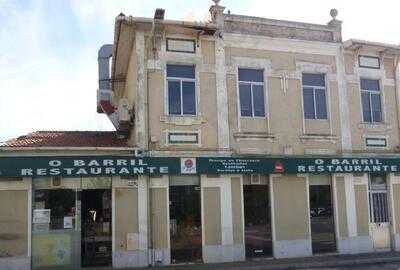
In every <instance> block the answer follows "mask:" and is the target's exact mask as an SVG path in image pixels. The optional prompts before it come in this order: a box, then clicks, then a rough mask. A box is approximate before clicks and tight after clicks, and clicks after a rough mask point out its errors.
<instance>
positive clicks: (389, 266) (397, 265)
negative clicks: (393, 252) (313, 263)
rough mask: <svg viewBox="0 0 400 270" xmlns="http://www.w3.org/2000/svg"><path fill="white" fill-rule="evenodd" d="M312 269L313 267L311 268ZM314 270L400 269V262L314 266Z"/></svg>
mask: <svg viewBox="0 0 400 270" xmlns="http://www.w3.org/2000/svg"><path fill="white" fill-rule="evenodd" d="M310 270H311V269H310ZM313 270H400V263H383V264H382V263H377V264H368V265H357V266H352V267H339V268H338V267H333V268H317V269H316V268H313Z"/></svg>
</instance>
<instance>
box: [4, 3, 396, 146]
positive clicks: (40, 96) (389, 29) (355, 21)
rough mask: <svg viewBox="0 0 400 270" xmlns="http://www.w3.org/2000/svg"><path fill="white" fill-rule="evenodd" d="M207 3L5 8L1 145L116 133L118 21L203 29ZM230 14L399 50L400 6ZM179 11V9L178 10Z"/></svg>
mask: <svg viewBox="0 0 400 270" xmlns="http://www.w3.org/2000/svg"><path fill="white" fill-rule="evenodd" d="M211 4H212V2H211V1H208V0H201V1H199V0H186V1H185V0H151V1H142V0H108V1H106V0H69V1H67V0H32V1H28V0H0V142H1V141H4V140H7V139H9V138H13V137H16V136H20V135H24V134H27V133H29V132H32V131H36V130H113V126H112V125H111V123H110V122H109V120H108V119H107V117H106V116H105V115H104V114H98V113H97V112H96V89H97V80H98V76H97V51H98V49H99V48H100V46H101V45H103V44H105V43H112V42H113V29H114V19H115V17H116V16H117V15H118V14H119V13H120V12H123V13H124V14H125V15H132V16H138V17H153V14H154V10H155V8H164V9H166V13H165V16H166V19H184V20H196V21H203V20H205V19H207V18H208V9H209V7H210V5H211ZM220 4H221V5H224V6H225V7H226V11H227V10H230V11H231V13H232V14H241V15H251V16H260V17H266V18H272V19H282V20H293V21H301V22H309V23H318V24H325V23H327V22H328V21H329V20H330V19H331V18H330V15H329V10H330V9H331V8H336V9H338V11H339V15H338V17H337V19H339V20H342V21H343V37H344V39H349V38H358V39H365V40H372V41H379V42H387V43H393V44H399V43H400V19H399V10H400V1H398V0H380V1H371V0H370V1H357V0H302V1H299V0H279V1H271V0H245V1H244V0H242V1H240V0H222V1H221V2H220ZM177 7H178V8H177Z"/></svg>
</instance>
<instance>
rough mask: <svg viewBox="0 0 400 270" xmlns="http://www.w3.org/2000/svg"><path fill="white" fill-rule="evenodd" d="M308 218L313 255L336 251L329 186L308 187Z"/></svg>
mask: <svg viewBox="0 0 400 270" xmlns="http://www.w3.org/2000/svg"><path fill="white" fill-rule="evenodd" d="M310 217H311V238H312V250H313V253H324V252H334V251H336V242H335V227H334V219H333V209H332V196H331V186H330V185H310Z"/></svg>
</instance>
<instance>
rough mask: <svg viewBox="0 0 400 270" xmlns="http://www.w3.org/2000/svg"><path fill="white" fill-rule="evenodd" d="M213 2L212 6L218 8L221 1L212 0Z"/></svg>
mask: <svg viewBox="0 0 400 270" xmlns="http://www.w3.org/2000/svg"><path fill="white" fill-rule="evenodd" d="M212 1H213V2H214V4H215V5H216V6H219V2H220V1H221V0H212Z"/></svg>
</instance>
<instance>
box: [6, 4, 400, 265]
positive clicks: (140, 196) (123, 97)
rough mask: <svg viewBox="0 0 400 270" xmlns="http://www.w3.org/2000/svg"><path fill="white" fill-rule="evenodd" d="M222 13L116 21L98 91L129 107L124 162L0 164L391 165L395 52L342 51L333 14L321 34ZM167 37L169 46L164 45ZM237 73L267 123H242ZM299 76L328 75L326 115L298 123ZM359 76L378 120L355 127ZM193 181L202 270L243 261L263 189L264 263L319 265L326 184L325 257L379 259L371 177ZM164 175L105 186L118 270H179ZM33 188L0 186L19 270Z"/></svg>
mask: <svg viewBox="0 0 400 270" xmlns="http://www.w3.org/2000/svg"><path fill="white" fill-rule="evenodd" d="M223 11H224V7H221V6H219V5H214V6H212V7H211V8H210V12H211V17H212V20H211V22H208V23H194V22H180V21H170V20H164V19H147V18H134V17H131V16H129V17H127V16H124V15H120V16H118V17H117V20H116V28H115V32H116V33H115V41H114V50H113V55H112V67H111V69H112V74H111V76H112V77H111V78H110V81H111V89H106V90H107V91H112V96H113V99H112V104H113V105H114V106H115V107H118V104H119V103H120V102H121V101H124V102H126V103H127V104H128V113H129V116H130V120H129V121H128V122H129V124H128V125H129V130H128V133H127V134H125V135H127V136H126V138H127V140H128V143H129V145H130V147H131V149H129V152H127V151H123V150H121V151H119V150H118V149H113V150H112V151H111V150H110V151H107V150H106V149H101V150H96V149H91V150H87V151H82V152H73V151H72V152H71V149H64V150H57V149H47V150H43V151H41V150H40V149H39V150H38V149H31V150H27V151H21V152H17V151H4V152H0V156H4V157H5V156H7V157H12V156H18V155H21V156H29V155H33V154H35V155H42V156H56V155H63V154H64V155H70V156H79V155H113V156H118V155H127V153H128V154H129V155H132V156H133V155H134V154H133V149H135V150H136V149H138V150H140V151H141V153H142V154H143V155H145V156H149V157H180V158H181V157H193V158H196V157H204V156H206V157H278V158H286V157H298V158H300V159H301V158H304V159H306V158H310V157H312V158H329V157H350V158H351V157H353V156H357V155H360V156H362V157H366V158H369V157H376V156H379V155H380V156H389V155H390V156H395V157H397V158H398V157H399V156H398V154H399V153H398V151H399V144H400V141H399V140H400V133H399V132H400V131H399V129H400V124H399V123H400V110H399V106H398V105H399V102H400V88H399V86H400V82H399V76H400V75H399V74H398V73H399V55H400V48H399V47H396V46H394V45H390V44H380V43H375V42H366V41H356V40H350V41H346V42H343V41H342V37H341V22H340V21H338V20H337V19H336V16H333V18H332V19H331V20H330V21H329V22H328V23H327V24H326V25H315V24H307V23H298V22H287V21H278V20H270V19H264V18H255V17H249V16H240V15H233V14H225V13H223ZM170 39H172V40H174V41H175V43H173V44H175V45H174V46H176V47H173V45H171V44H169V43H168V40H170ZM185 42H186V43H185ZM177 44H178V45H177ZM179 44H180V45H179ZM191 44H192V45H193V47H191ZM171 46H172V47H171ZM360 56H369V57H372V58H373V59H374V61H375V60H376V61H379V67H376V68H370V67H360ZM377 59H378V60H377ZM167 65H189V66H193V67H194V78H190V80H191V81H192V82H194V85H195V86H194V89H195V101H194V102H195V105H196V110H195V113H194V114H192V115H177V114H170V113H169V110H168V109H169V108H168V106H169V103H168V102H169V100H168V98H169V95H168V91H169V89H168V81H167V80H168V79H167ZM241 68H245V69H257V70H262V74H263V75H262V78H263V79H262V82H261V83H260V82H258V83H260V84H262V90H263V95H264V100H263V102H264V106H265V107H264V109H265V113H264V116H257V117H253V116H251V117H249V116H242V115H241V107H240V102H241V101H240V92H239V78H238V77H239V74H238V73H239V69H241ZM305 73H312V74H322V75H323V78H324V86H323V87H322V88H323V90H324V93H325V99H324V104H325V106H326V117H322V118H321V119H310V118H307V119H306V117H305V105H304V93H303V74H305ZM361 78H366V79H374V80H379V85H380V98H381V101H382V104H381V105H382V106H381V107H382V121H378V122H366V121H364V119H363V107H362V101H361V89H360V79H361ZM174 79H176V78H174ZM186 79H187V78H186ZM101 90H104V89H101ZM182 99H183V97H182ZM182 102H183V101H182ZM314 102H315V100H314ZM315 104H316V103H314V105H315ZM315 106H317V105H315ZM316 118H317V117H316ZM125 122H126V120H125ZM125 124H126V123H125ZM117 132H118V130H117ZM367 139H372V140H377V139H379V140H384V141H385V145H384V146H383V145H374V146H371V145H367ZM135 154H136V153H135ZM181 166H182V165H181ZM174 177H175V178H174ZM179 177H180V178H179V179H180V181H181V182H182V183H184V182H185V181H186V180H187V181H188V182H190V181H192V180H193V176H187V179H186V178H185V176H179ZM196 177H197V178H198V179H197V180H198V183H197V182H196V184H193V185H192V186H195V188H194V190H195V191H196V192H199V197H200V199H199V201H198V207H199V209H200V216H201V225H200V226H199V227H198V228H196V233H200V234H201V237H200V238H201V240H199V241H200V242H201V243H200V244H201V258H200V261H202V262H204V263H216V262H230V261H243V260H246V259H248V258H247V257H246V248H247V247H246V214H247V213H246V212H245V204H246V198H245V192H244V189H245V187H246V186H247V187H248V186H252V187H254V189H257V186H260V187H261V186H263V188H265V190H266V192H265V194H263V196H264V197H263V198H264V199H266V201H267V204H266V205H267V206H266V207H268V209H266V211H268V215H269V217H268V218H270V220H269V222H270V224H269V226H270V232H271V242H272V247H271V249H272V250H271V254H270V255H269V257H274V258H289V257H303V256H313V255H315V254H316V252H314V251H313V246H312V236H313V235H312V234H313V233H312V214H311V212H312V209H311V208H312V207H311V206H310V187H311V186H313V185H320V186H324V185H325V187H326V186H329V196H328V197H329V201H330V203H331V205H330V206H331V207H332V213H331V214H332V217H333V227H332V234H333V235H334V241H333V242H334V243H335V250H334V252H335V253H337V254H352V253H362V252H374V251H376V248H374V244H373V243H374V242H373V241H374V233H373V226H372V225H374V224H372V223H373V222H371V213H370V203H371V196H372V195H371V194H372V192H371V190H370V189H371V187H370V181H371V175H368V174H366V173H344V172H343V173H339V174H336V173H331V174H326V173H324V174H318V173H315V174H307V173H304V174H288V173H285V172H284V171H281V172H274V173H273V174H272V173H271V174H261V175H258V174H250V173H246V172H245V173H243V174H242V173H232V174H223V173H221V174H215V173H214V174H198V173H196ZM385 177H386V178H385V179H386V180H387V192H386V193H385V194H386V195H385V196H387V200H386V201H387V202H386V203H387V211H388V215H389V222H385V223H389V225H388V226H389V230H390V248H388V250H400V205H399V198H400V197H399V196H400V177H399V176H398V175H397V174H394V173H386V174H385ZM173 178H174V179H176V176H173V175H168V174H165V175H153V176H149V175H145V174H143V175H139V176H135V177H133V176H132V177H125V178H124V177H119V176H117V177H112V179H111V186H110V187H107V189H110V190H111V194H112V197H111V203H112V220H113V221H112V264H113V266H114V267H116V268H126V267H144V266H148V265H169V264H171V263H174V261H173V259H172V258H171V257H172V256H173V255H172V254H171V247H172V244H171V239H172V237H171V231H172V227H173V225H174V224H173V221H172V219H171V213H170V210H171V192H170V188H171V186H172V184H171V183H172V179H173ZM189 178H190V179H189ZM82 179H83V178H79V180H80V181H77V179H72V178H68V179H67V178H63V179H61V182H60V185H59V186H57V189H75V190H76V189H80V188H81V187H82V186H81V185H82V183H85V180H82ZM33 181H36V179H31V178H27V179H24V180H23V181H19V182H16V181H10V180H7V181H1V182H0V202H3V201H4V202H9V201H15V207H16V208H17V212H18V215H17V216H16V217H15V220H13V221H12V222H14V223H15V226H13V228H12V229H10V227H6V226H4V224H7V223H4V222H5V221H8V220H10V216H11V212H10V209H9V208H6V207H5V205H6V203H0V257H1V255H2V253H7V254H11V256H8V257H18V258H17V259H18V260H19V261H18V263H19V264H18V265H23V266H24V267H25V268H29V267H30V262H31V257H32V256H33V255H32V254H31V250H34V247H33V246H34V245H35V243H37V241H35V242H32V240H31V239H33V238H34V237H32V232H31V227H32V221H31V217H32V213H31V209H32V183H34V182H33ZM51 182H52V178H44V179H42V181H37V183H36V182H35V185H36V187H37V188H43V189H46V188H53V187H52V186H51ZM182 183H180V185H184V184H182ZM3 194H4V196H3ZM247 211H248V210H247ZM175 225H176V224H175ZM14 229H15V230H16V231H13V230H14ZM7 241H10V242H11V241H12V244H7V243H8V242H7ZM8 257H7V258H6V259H7V263H8V260H9V258H8ZM21 258H22V259H21ZM6 259H4V261H6ZM17 259H15V260H17ZM2 260H3V258H0V263H1V262H2Z"/></svg>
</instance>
